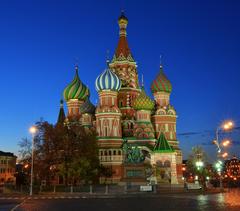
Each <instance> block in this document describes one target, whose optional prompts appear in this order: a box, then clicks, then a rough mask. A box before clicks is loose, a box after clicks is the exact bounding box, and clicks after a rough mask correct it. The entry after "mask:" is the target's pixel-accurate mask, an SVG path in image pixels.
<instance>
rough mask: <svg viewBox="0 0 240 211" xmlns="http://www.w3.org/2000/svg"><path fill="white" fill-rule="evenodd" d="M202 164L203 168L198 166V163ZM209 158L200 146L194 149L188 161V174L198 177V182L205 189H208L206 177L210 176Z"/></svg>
mask: <svg viewBox="0 0 240 211" xmlns="http://www.w3.org/2000/svg"><path fill="white" fill-rule="evenodd" d="M199 161H200V162H202V163H203V166H197V165H196V164H197V162H199ZM207 164H208V158H207V154H206V152H205V151H204V150H203V149H202V147H200V146H196V147H193V148H192V152H191V154H190V155H189V157H188V160H187V169H188V172H191V173H193V174H194V175H196V176H198V180H199V182H200V184H201V185H202V187H203V188H206V177H207V176H209V175H210V172H209V169H208V168H207Z"/></svg>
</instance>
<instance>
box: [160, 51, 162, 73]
mask: <svg viewBox="0 0 240 211" xmlns="http://www.w3.org/2000/svg"><path fill="white" fill-rule="evenodd" d="M162 67H163V65H162V54H160V70H161V69H162Z"/></svg>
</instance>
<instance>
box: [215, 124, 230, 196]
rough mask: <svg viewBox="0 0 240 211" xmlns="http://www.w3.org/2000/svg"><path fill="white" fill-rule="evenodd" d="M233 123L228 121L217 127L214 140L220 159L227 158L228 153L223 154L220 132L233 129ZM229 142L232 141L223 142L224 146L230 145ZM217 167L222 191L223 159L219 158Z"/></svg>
mask: <svg viewBox="0 0 240 211" xmlns="http://www.w3.org/2000/svg"><path fill="white" fill-rule="evenodd" d="M233 125H234V124H233V122H232V121H226V122H224V123H223V124H222V125H221V126H220V127H217V130H216V140H214V141H213V143H214V144H215V145H216V146H217V157H218V158H219V159H221V157H223V158H225V157H226V156H227V155H228V154H227V153H224V154H223V155H222V156H221V152H222V148H221V145H220V142H219V132H220V131H221V130H223V131H227V130H231V129H232V128H233ZM229 143H230V141H229V140H227V141H225V142H223V146H224V147H226V146H228V145H229ZM216 168H217V171H218V174H219V182H220V190H221V191H222V190H223V183H222V161H221V160H218V162H217V163H216Z"/></svg>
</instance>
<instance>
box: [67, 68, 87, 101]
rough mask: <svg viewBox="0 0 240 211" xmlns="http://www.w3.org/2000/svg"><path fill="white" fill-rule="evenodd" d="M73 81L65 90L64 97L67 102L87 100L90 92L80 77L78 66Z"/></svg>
mask: <svg viewBox="0 0 240 211" xmlns="http://www.w3.org/2000/svg"><path fill="white" fill-rule="evenodd" d="M75 70H76V73H75V77H74V79H73V81H72V82H71V83H70V84H69V85H68V86H67V87H66V88H65V89H64V92H63V97H64V99H65V100H66V101H68V100H71V99H77V100H85V99H86V98H87V96H89V90H88V88H87V87H86V85H85V84H83V82H82V81H81V80H80V78H79V76H78V66H76V67H75Z"/></svg>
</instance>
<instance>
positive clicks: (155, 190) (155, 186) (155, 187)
mask: <svg viewBox="0 0 240 211" xmlns="http://www.w3.org/2000/svg"><path fill="white" fill-rule="evenodd" d="M153 188H154V191H153V192H154V193H157V185H153Z"/></svg>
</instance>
